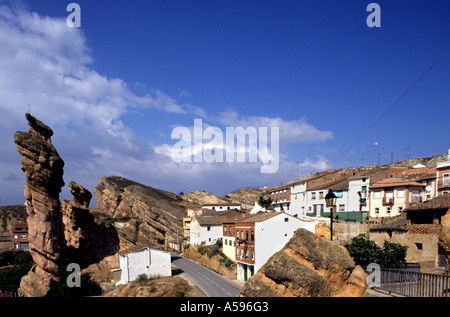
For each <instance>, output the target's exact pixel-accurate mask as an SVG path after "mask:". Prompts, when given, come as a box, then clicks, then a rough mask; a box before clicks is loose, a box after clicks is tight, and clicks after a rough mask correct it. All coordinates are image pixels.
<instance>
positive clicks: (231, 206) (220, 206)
mask: <svg viewBox="0 0 450 317" xmlns="http://www.w3.org/2000/svg"><path fill="white" fill-rule="evenodd" d="M202 209H209V210H216V211H223V210H234V209H236V210H241V204H231V203H230V204H204V205H203V206H202Z"/></svg>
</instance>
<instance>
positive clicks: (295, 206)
mask: <svg viewBox="0 0 450 317" xmlns="http://www.w3.org/2000/svg"><path fill="white" fill-rule="evenodd" d="M306 184H307V182H306V181H302V182H296V183H293V184H291V207H290V208H289V211H287V213H289V214H291V215H297V216H298V217H301V216H306V212H307V204H306Z"/></svg>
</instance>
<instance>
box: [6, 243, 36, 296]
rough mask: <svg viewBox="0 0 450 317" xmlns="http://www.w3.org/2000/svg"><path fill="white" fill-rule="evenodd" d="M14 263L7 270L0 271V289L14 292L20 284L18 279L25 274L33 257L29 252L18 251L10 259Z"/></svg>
mask: <svg viewBox="0 0 450 317" xmlns="http://www.w3.org/2000/svg"><path fill="white" fill-rule="evenodd" d="M10 261H11V262H10V263H14V264H13V265H14V266H13V268H12V269H11V270H9V271H7V272H2V273H0V289H1V290H2V291H8V292H15V291H17V289H18V288H19V286H20V280H21V279H22V277H23V276H25V275H27V274H28V272H29V271H30V269H31V267H32V266H33V258H32V257H31V255H30V252H28V251H23V252H19V253H18V254H16V255H15V256H14V258H11V259H10Z"/></svg>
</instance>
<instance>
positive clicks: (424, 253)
mask: <svg viewBox="0 0 450 317" xmlns="http://www.w3.org/2000/svg"><path fill="white" fill-rule="evenodd" d="M449 209H450V194H445V195H441V196H438V197H435V198H433V199H431V200H428V201H425V202H419V203H411V204H410V206H409V207H407V208H405V209H404V213H403V215H401V216H399V217H395V218H394V219H393V220H392V221H388V222H386V223H383V224H379V225H376V226H373V227H372V228H371V229H370V233H369V239H370V240H372V241H374V242H376V243H377V244H378V245H380V246H383V244H384V241H390V242H393V243H400V244H402V245H405V246H407V247H408V248H407V254H406V261H407V262H408V263H418V264H420V270H421V271H422V272H428V273H432V272H442V271H443V270H444V268H445V266H446V264H447V260H446V258H445V256H444V254H443V253H444V252H443V251H442V250H441V249H440V248H439V233H440V231H441V229H442V226H441V217H442V216H443V215H445V214H446V213H447V212H448V210H449Z"/></svg>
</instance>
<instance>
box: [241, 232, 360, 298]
mask: <svg viewBox="0 0 450 317" xmlns="http://www.w3.org/2000/svg"><path fill="white" fill-rule="evenodd" d="M366 279H367V275H366V273H365V272H364V271H363V269H362V268H361V267H360V266H355V263H354V261H353V260H352V258H351V257H350V255H349V254H348V252H347V250H346V249H345V248H344V247H342V246H340V245H338V244H336V243H333V242H330V241H327V240H324V239H321V238H319V237H318V236H316V235H315V234H313V233H311V232H309V231H307V230H305V229H298V230H297V231H296V232H295V234H294V236H293V237H292V238H291V240H289V242H288V243H287V244H286V245H285V246H284V247H283V249H281V250H280V251H278V252H277V253H275V254H274V255H273V256H272V257H270V258H269V260H268V261H267V262H266V264H264V265H263V266H262V267H261V269H259V271H258V272H257V273H256V274H255V275H254V276H252V277H251V278H250V279H249V280H248V281H247V282H246V283H245V285H244V287H243V288H242V290H241V291H240V292H239V296H242V297H280V296H281V297H284V296H288V297H291V296H293V297H331V296H345V297H354V296H355V297H359V296H363V295H364V292H365V290H366V287H367V286H366Z"/></svg>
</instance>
